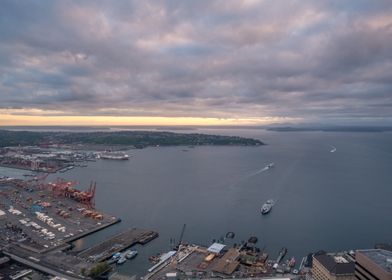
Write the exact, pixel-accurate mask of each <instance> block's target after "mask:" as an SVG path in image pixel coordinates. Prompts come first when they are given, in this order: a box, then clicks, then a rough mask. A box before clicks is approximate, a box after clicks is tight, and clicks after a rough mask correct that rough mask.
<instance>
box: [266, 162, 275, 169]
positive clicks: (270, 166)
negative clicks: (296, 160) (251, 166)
mask: <svg viewBox="0 0 392 280" xmlns="http://www.w3.org/2000/svg"><path fill="white" fill-rule="evenodd" d="M274 166H275V164H274V163H273V162H271V163H270V164H268V165H267V169H270V168H272V167H274Z"/></svg>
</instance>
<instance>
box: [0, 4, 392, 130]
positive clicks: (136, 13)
mask: <svg viewBox="0 0 392 280" xmlns="http://www.w3.org/2000/svg"><path fill="white" fill-rule="evenodd" d="M271 123H297V124H298V123H332V124H362V123H363V124H392V3H391V1H390V0H386V1H383V0H378V1H377V0H369V1H364V0H352V1H345V0H331V1H307V0H298V1H295V0H294V1H290V0H282V1H279V0H274V1H261V0H260V1H255V0H243V1H240V0H235V1H231V0H221V1H219V0H217V1H212V0H206V1H203V0H197V1H190V0H189V1H186V0H172V1H121V0H119V1H55V0H48V1H45V0H39V1H38V0H37V1H33V0H31V1H15V0H2V1H1V2H0V126H1V125H127V124H129V125H139V124H140V125H146V124H148V125H176V124H179V125H184V124H192V125H197V124H200V125H215V124H219V125H222V124H224V125H233V124H241V125H246V124H250V125H259V124H271Z"/></svg>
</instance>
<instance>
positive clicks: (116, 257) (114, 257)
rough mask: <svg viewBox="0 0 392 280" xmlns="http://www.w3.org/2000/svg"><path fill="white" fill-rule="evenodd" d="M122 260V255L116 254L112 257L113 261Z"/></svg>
mask: <svg viewBox="0 0 392 280" xmlns="http://www.w3.org/2000/svg"><path fill="white" fill-rule="evenodd" d="M120 258H121V253H114V254H113V255H112V259H113V260H118V259H120Z"/></svg>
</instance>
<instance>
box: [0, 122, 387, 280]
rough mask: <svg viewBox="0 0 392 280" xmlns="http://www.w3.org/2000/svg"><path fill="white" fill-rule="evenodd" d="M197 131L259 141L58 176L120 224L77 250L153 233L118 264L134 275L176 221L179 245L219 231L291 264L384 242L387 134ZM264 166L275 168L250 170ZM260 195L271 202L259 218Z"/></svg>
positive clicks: (102, 164)
mask: <svg viewBox="0 0 392 280" xmlns="http://www.w3.org/2000/svg"><path fill="white" fill-rule="evenodd" d="M198 132H205V133H216V134H229V135H242V136H250V137H255V138H259V139H261V140H262V141H264V142H266V143H268V145H267V146H263V147H196V148H194V149H188V150H189V151H187V152H184V151H183V149H184V147H170V148H164V147H160V148H147V149H143V150H132V151H130V154H131V155H132V158H131V159H130V160H129V161H104V160H102V161H97V162H93V163H90V164H89V167H87V168H78V169H74V170H72V171H71V172H68V173H66V174H61V175H62V176H63V177H65V178H69V179H74V180H78V181H79V182H80V183H81V184H84V185H87V184H88V183H89V181H90V180H95V181H97V195H96V205H97V208H98V209H100V210H102V211H104V212H108V213H111V214H114V215H116V216H119V217H121V218H122V223H120V224H118V225H116V226H113V227H111V228H108V229H107V230H105V231H102V232H99V233H97V234H95V235H92V236H90V237H88V238H85V239H83V240H80V241H79V242H77V244H76V245H77V248H79V249H81V248H85V247H86V246H89V245H92V244H94V243H95V242H98V241H100V240H101V239H102V238H104V237H106V236H108V235H111V234H113V233H115V232H118V231H120V230H122V229H125V228H129V227H142V228H148V229H154V230H156V231H158V232H159V234H160V237H159V238H158V239H156V240H154V241H153V242H151V243H150V244H148V245H146V246H144V247H143V248H139V249H138V250H139V256H138V257H137V258H136V259H134V260H132V261H128V262H126V263H125V264H124V265H123V266H121V267H120V268H119V271H120V272H122V273H124V274H130V275H134V274H138V275H139V276H140V275H143V274H144V273H145V271H146V270H147V269H148V268H149V267H150V266H151V264H150V263H149V262H148V261H147V258H148V256H151V255H155V254H156V253H158V252H162V251H167V250H169V249H170V247H169V245H170V244H169V240H170V238H171V237H173V238H175V239H176V240H178V238H179V235H180V231H181V228H182V225H183V224H184V223H186V224H187V228H186V232H185V235H184V240H185V241H187V242H191V243H198V244H204V245H209V244H210V243H211V242H212V240H213V239H219V238H220V237H222V236H224V235H225V234H226V232H228V231H233V232H235V233H236V237H235V240H233V242H237V243H239V242H241V241H242V240H247V239H248V238H249V237H250V236H252V235H255V236H257V237H258V238H259V242H258V246H259V247H261V248H263V247H265V250H266V251H267V252H268V253H269V254H270V257H271V258H276V256H277V254H278V251H279V250H280V248H281V247H283V246H285V247H287V248H288V255H289V256H291V255H293V256H296V257H297V258H299V257H302V256H304V255H306V254H307V253H308V252H311V251H316V250H319V249H324V250H327V251H334V250H345V249H354V248H368V247H373V246H374V244H375V243H376V242H386V241H388V242H391V236H392V219H391V215H390V213H392V202H391V199H392V186H391V183H392V172H391V167H392V134H391V133H329V132H328V133H327V132H267V131H264V130H239V129H235V130H216V131H213V130H199V131H198ZM331 146H335V147H336V149H337V150H336V152H335V153H331V152H330V150H331ZM270 162H274V163H275V168H273V169H270V170H268V171H264V172H260V170H261V169H262V168H264V167H265V166H266V165H267V164H268V163H270ZM3 170H4V169H3ZM0 172H1V170H0ZM0 175H1V174H0ZM270 198H273V199H275V200H276V201H277V202H276V205H275V206H274V208H273V210H272V211H271V213H270V214H269V215H266V216H261V214H260V211H259V209H260V207H261V205H262V204H263V203H264V202H265V201H266V200H267V199H270Z"/></svg>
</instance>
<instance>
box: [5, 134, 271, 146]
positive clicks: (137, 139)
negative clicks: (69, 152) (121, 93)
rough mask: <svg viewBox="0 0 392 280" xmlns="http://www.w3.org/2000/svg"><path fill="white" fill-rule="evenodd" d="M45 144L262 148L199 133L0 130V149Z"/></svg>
mask: <svg viewBox="0 0 392 280" xmlns="http://www.w3.org/2000/svg"><path fill="white" fill-rule="evenodd" d="M43 144H70V145H75V144H82V145H83V144H86V145H87V144H94V145H126V146H134V147H137V148H144V147H148V146H201V145H222V146H258V145H264V143H263V142H261V141H260V140H257V139H251V138H243V137H239V136H221V135H208V134H199V133H190V134H186V133H174V132H166V131H116V132H105V131H99V132H98V131H95V132H65V131H61V132H59V131H57V132H54V131H52V132H51V131H43V132H40V131H10V130H0V147H7V146H19V145H20V146H29V145H43Z"/></svg>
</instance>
